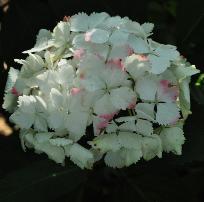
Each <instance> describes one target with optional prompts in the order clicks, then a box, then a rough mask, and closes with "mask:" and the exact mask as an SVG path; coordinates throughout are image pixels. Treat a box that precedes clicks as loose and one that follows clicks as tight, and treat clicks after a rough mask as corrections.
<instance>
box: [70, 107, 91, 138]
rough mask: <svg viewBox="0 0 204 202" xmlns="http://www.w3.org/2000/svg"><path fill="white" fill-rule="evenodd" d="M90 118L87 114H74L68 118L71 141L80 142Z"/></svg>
mask: <svg viewBox="0 0 204 202" xmlns="http://www.w3.org/2000/svg"><path fill="white" fill-rule="evenodd" d="M88 116H89V114H87V113H86V112H80V111H79V112H77V111H75V112H72V113H70V114H68V115H67V117H66V128H67V130H68V131H69V133H70V136H69V137H70V139H72V140H74V141H78V140H79V139H80V138H81V137H82V136H83V135H85V132H86V126H87V122H88Z"/></svg>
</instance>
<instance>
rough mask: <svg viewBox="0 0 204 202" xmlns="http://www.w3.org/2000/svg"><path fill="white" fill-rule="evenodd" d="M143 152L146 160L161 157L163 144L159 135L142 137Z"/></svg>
mask: <svg viewBox="0 0 204 202" xmlns="http://www.w3.org/2000/svg"><path fill="white" fill-rule="evenodd" d="M142 153H143V158H144V159H145V160H147V161H148V160H150V159H152V158H154V157H155V156H158V157H159V158H161V156H162V144H161V139H160V138H159V136H158V135H155V134H154V135H151V136H149V137H143V138H142Z"/></svg>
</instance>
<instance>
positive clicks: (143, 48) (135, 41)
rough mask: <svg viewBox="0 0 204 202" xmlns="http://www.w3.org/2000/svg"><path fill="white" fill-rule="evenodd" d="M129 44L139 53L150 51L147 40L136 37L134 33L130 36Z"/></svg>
mask: <svg viewBox="0 0 204 202" xmlns="http://www.w3.org/2000/svg"><path fill="white" fill-rule="evenodd" d="M128 44H129V46H130V47H132V49H133V50H134V52H135V53H137V54H138V53H149V52H150V50H149V46H148V44H147V42H146V41H145V40H144V39H142V38H139V37H136V36H135V35H133V34H131V35H130V36H129V39H128Z"/></svg>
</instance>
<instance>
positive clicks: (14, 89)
mask: <svg viewBox="0 0 204 202" xmlns="http://www.w3.org/2000/svg"><path fill="white" fill-rule="evenodd" d="M11 93H12V94H13V95H15V96H17V97H18V96H20V95H21V94H20V93H19V92H18V91H17V90H16V88H15V87H13V88H12V89H11Z"/></svg>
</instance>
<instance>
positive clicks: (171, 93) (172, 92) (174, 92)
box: [158, 80, 179, 102]
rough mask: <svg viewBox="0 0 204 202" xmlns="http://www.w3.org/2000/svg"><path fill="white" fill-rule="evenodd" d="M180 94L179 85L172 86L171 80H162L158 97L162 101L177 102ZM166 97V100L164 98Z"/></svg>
mask: <svg viewBox="0 0 204 202" xmlns="http://www.w3.org/2000/svg"><path fill="white" fill-rule="evenodd" d="M178 96H179V88H178V87H177V86H172V85H171V83H170V81H168V80H161V81H160V85H159V89H158V98H159V99H160V100H162V101H167V99H169V101H172V102H175V101H176V100H177V98H178ZM163 99H164V100H163Z"/></svg>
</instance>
